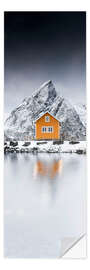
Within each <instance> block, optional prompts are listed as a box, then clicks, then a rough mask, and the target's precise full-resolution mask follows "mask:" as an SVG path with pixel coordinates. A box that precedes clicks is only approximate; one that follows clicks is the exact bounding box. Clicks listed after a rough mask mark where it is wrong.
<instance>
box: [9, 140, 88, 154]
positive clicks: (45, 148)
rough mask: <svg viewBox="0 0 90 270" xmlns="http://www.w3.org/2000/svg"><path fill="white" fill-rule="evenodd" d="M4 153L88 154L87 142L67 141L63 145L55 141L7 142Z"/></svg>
mask: <svg viewBox="0 0 90 270" xmlns="http://www.w3.org/2000/svg"><path fill="white" fill-rule="evenodd" d="M4 152H5V153H7V152H12V153H13V152H16V153H23V152H27V153H32V152H33V153H40V152H41V153H42V152H47V153H77V154H86V141H80V142H77V143H71V142H69V141H65V142H64V143H63V144H58V142H57V143H56V144H54V142H53V141H30V142H24V141H19V142H5V144H4Z"/></svg>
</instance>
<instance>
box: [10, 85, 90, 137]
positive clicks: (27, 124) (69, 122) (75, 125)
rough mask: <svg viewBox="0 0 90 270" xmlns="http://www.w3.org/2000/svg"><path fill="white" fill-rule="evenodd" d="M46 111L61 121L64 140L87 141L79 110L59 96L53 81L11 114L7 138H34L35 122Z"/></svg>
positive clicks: (24, 101)
mask: <svg viewBox="0 0 90 270" xmlns="http://www.w3.org/2000/svg"><path fill="white" fill-rule="evenodd" d="M46 111H49V112H51V113H52V114H53V115H54V116H55V117H57V118H58V119H59V121H60V123H61V135H62V136H63V138H64V139H66V140H71V139H72V138H73V139H79V140H85V135H86V128H85V125H84V123H83V121H82V119H81V116H79V113H78V110H77V109H76V108H75V107H74V106H72V104H71V103H69V101H68V100H66V99H65V98H64V97H61V96H58V94H57V92H56V90H55V87H54V85H53V83H52V81H48V82H46V83H44V84H43V85H42V86H41V87H40V88H39V89H38V90H37V91H35V92H34V94H33V95H32V96H31V97H29V98H25V99H24V100H23V102H22V103H21V104H20V105H19V106H18V107H17V108H16V109H14V110H13V111H12V112H11V114H10V116H9V117H8V118H7V120H6V121H5V138H10V139H16V140H25V138H26V137H27V136H29V138H33V136H34V128H35V126H34V121H35V120H36V119H37V118H38V117H40V116H41V115H42V114H43V113H44V112H46Z"/></svg>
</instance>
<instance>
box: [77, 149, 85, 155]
mask: <svg viewBox="0 0 90 270" xmlns="http://www.w3.org/2000/svg"><path fill="white" fill-rule="evenodd" d="M76 153H77V154H80V155H81V154H84V151H83V150H81V149H77V150H76Z"/></svg>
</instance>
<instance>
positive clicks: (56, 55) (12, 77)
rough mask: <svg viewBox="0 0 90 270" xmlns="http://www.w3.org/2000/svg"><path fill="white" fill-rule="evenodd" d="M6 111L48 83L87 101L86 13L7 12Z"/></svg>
mask: <svg viewBox="0 0 90 270" xmlns="http://www.w3.org/2000/svg"><path fill="white" fill-rule="evenodd" d="M4 28H5V30H4V31H5V34H4V39H5V40H4V45H5V55H4V59H5V69H4V70H5V112H6V113H8V112H10V111H11V110H12V109H13V108H14V107H16V106H17V105H18V104H20V103H21V101H22V99H24V97H26V96H30V95H31V93H32V92H33V91H34V90H36V89H38V88H39V86H40V85H41V84H42V83H44V82H45V81H47V80H49V79H50V80H52V81H53V83H54V84H55V87H56V90H57V91H58V93H59V94H62V95H64V96H65V97H67V98H69V99H70V100H71V101H72V102H73V103H78V102H85V42H86V41H85V37H86V14H85V12H5V20H4Z"/></svg>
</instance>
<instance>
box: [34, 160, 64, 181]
mask: <svg viewBox="0 0 90 270" xmlns="http://www.w3.org/2000/svg"><path fill="white" fill-rule="evenodd" d="M61 171H62V160H58V161H57V160H54V161H53V162H52V163H51V164H46V163H44V161H41V160H38V161H37V162H36V165H35V167H34V176H38V175H39V176H49V177H50V178H51V179H53V178H55V176H56V175H57V174H59V173H61Z"/></svg>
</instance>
